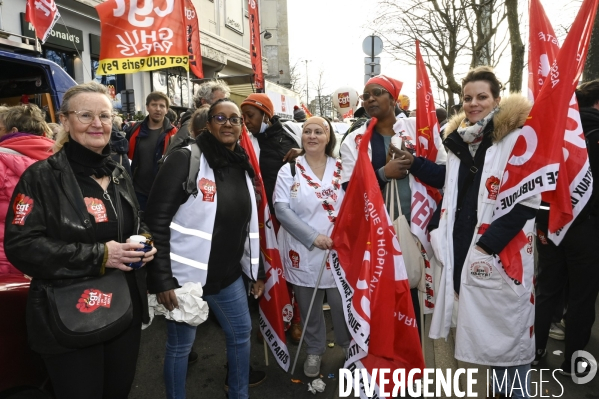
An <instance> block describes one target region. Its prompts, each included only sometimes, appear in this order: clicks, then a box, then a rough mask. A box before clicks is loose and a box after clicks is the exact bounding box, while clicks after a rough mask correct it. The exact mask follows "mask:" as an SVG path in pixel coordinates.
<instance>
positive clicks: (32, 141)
mask: <svg viewBox="0 0 599 399" xmlns="http://www.w3.org/2000/svg"><path fill="white" fill-rule="evenodd" d="M53 144H54V142H53V141H52V140H50V139H48V138H46V137H40V136H35V135H32V134H28V135H19V136H18V137H14V138H8V139H6V140H3V141H1V142H0V274H23V273H21V272H20V271H18V270H17V269H15V268H14V266H12V265H11V264H10V263H9V262H8V259H6V255H5V254H4V224H5V221H6V213H7V212H8V207H9V205H10V198H11V197H12V194H13V191H14V189H15V186H16V185H17V183H18V182H19V179H20V178H21V175H22V174H23V172H25V169H27V168H28V167H29V166H30V165H31V164H33V163H34V162H36V161H39V160H42V159H46V158H48V157H49V156H50V155H52V150H51V148H52V145H53ZM14 151H16V152H17V153H18V154H17V153H15V152H14Z"/></svg>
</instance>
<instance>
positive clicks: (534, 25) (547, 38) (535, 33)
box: [528, 0, 559, 102]
mask: <svg viewBox="0 0 599 399" xmlns="http://www.w3.org/2000/svg"><path fill="white" fill-rule="evenodd" d="M528 14H529V16H530V29H529V36H528V99H529V100H530V101H531V102H534V99H535V98H536V97H537V96H538V95H539V92H540V91H541V87H542V86H543V82H544V81H545V78H546V77H547V75H549V70H550V69H551V65H553V63H554V62H555V60H556V58H557V53H558V52H559V42H558V41H557V37H555V32H554V30H553V26H551V22H549V18H547V14H545V9H544V8H543V5H542V4H541V1H540V0H530V6H529V9H528Z"/></svg>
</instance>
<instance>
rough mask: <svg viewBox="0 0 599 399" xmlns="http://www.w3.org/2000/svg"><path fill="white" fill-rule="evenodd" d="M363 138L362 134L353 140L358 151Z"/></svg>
mask: <svg viewBox="0 0 599 399" xmlns="http://www.w3.org/2000/svg"><path fill="white" fill-rule="evenodd" d="M363 136H364V135H363V134H356V137H355V138H354V141H355V143H356V150H359V149H360V143H361V142H362V137H363Z"/></svg>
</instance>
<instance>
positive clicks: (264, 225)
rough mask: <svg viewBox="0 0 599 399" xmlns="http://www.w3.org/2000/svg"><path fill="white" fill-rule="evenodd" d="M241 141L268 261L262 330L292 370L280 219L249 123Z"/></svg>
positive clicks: (290, 309) (279, 359)
mask: <svg viewBox="0 0 599 399" xmlns="http://www.w3.org/2000/svg"><path fill="white" fill-rule="evenodd" d="M239 144H240V145H241V146H242V147H243V148H244V149H245V151H246V152H247V153H248V156H249V158H250V164H251V165H252V167H253V168H254V171H255V172H256V178H255V182H256V187H257V188H258V189H259V192H260V202H259V204H258V227H259V232H260V252H261V253H262V260H263V261H264V272H265V274H266V282H265V287H264V296H263V297H262V298H261V299H260V331H262V336H263V337H264V343H265V344H266V345H268V346H269V348H270V350H271V352H272V354H273V356H274V357H275V359H276V360H277V363H279V366H281V368H282V369H283V370H285V371H287V370H289V350H288V349H287V338H286V336H285V324H286V323H287V324H288V323H290V322H291V319H292V317H293V307H292V306H291V300H290V299H289V291H287V281H286V280H285V275H284V274H283V265H282V264H281V256H280V255H279V249H278V247H277V238H276V234H275V228H278V226H276V225H275V224H276V220H275V219H274V218H273V217H271V215H270V208H269V207H268V201H267V200H266V191H265V190H264V183H263V181H262V174H261V173H260V165H259V163H258V158H257V157H256V153H255V152H254V147H253V145H252V141H251V140H250V137H249V135H248V132H247V129H246V128H245V125H244V126H243V131H242V134H241V140H240V141H239Z"/></svg>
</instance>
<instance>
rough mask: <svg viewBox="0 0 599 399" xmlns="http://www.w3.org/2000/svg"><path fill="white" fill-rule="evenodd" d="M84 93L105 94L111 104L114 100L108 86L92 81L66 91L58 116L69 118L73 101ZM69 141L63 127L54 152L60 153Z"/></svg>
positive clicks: (57, 137)
mask: <svg viewBox="0 0 599 399" xmlns="http://www.w3.org/2000/svg"><path fill="white" fill-rule="evenodd" d="M82 93H98V94H104V95H105V96H106V98H107V99H108V101H110V103H111V104H112V100H111V98H110V96H109V95H108V89H107V88H106V86H103V85H101V84H100V83H97V82H93V81H92V82H88V83H82V84H80V85H77V86H73V87H71V88H70V89H68V90H67V91H66V93H64V96H63V97H62V104H61V105H60V109H59V110H58V114H59V115H63V116H64V117H67V116H68V114H69V111H70V110H71V99H72V98H73V97H75V96H76V95H78V94H82ZM67 141H69V133H68V132H67V131H65V130H64V127H62V129H61V131H60V132H58V134H57V135H56V138H55V143H54V146H53V147H52V151H53V152H55V153H56V152H58V151H60V150H61V149H62V146H63V145H64V143H66V142H67Z"/></svg>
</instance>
